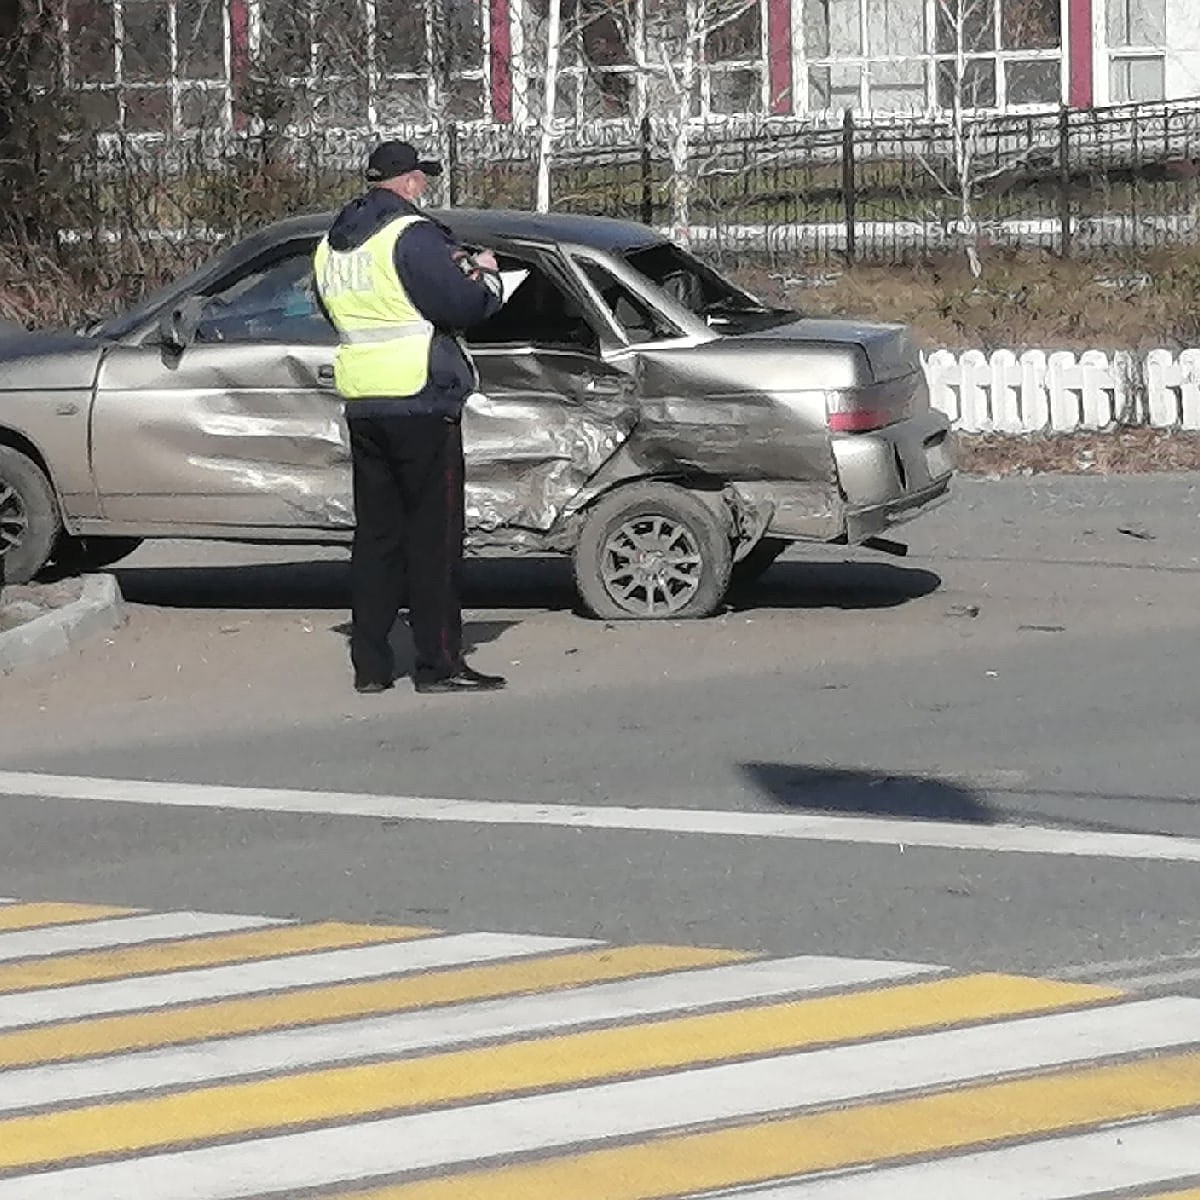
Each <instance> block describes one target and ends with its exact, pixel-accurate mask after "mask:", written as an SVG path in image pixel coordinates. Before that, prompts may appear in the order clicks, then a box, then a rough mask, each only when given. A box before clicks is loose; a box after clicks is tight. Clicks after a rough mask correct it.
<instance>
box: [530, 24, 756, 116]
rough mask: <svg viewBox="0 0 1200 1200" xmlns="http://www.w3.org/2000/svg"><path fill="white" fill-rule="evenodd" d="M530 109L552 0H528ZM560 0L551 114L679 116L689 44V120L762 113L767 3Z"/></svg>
mask: <svg viewBox="0 0 1200 1200" xmlns="http://www.w3.org/2000/svg"><path fill="white" fill-rule="evenodd" d="M525 10H526V13H527V24H526V29H525V36H524V39H523V41H524V47H525V49H524V54H523V58H522V61H521V62H520V63H519V64H514V71H515V72H522V71H523V72H524V73H525V75H526V77H527V78H528V80H529V81H530V88H529V91H528V97H527V104H528V112H529V115H531V116H533V117H535V118H536V117H538V116H539V115H540V113H541V104H542V97H541V94H540V93H541V91H542V88H541V82H542V80H543V78H544V76H543V75H542V74H541V72H542V71H544V67H545V46H546V39H547V32H546V23H547V20H548V0H526V3H525ZM693 11H694V12H695V13H696V15H697V16H698V22H697V23H696V24H695V25H693V27H692V29H690V30H689V29H688V25H687V16H686V13H687V6H686V5H685V3H684V2H683V0H562V10H561V21H562V40H561V44H560V59H559V78H558V85H557V113H556V115H557V116H558V117H560V118H565V119H568V120H573V121H576V122H580V123H583V122H587V121H595V120H604V119H613V118H618V119H627V118H630V117H635V116H638V115H640V114H642V113H645V112H651V113H657V112H664V111H665V112H672V113H674V112H677V111H678V110H679V107H680V104H681V102H682V101H683V99H684V98H683V96H682V95H681V93H680V90H679V89H680V87H681V86H682V85H683V81H682V66H683V61H684V56H685V52H686V50H687V48H688V43H689V41H690V43H691V50H692V52H693V54H694V55H695V76H694V80H693V89H692V95H691V96H690V111H691V113H692V115H693V116H710V115H749V114H757V113H761V112H763V110H764V103H765V93H766V86H767V85H766V70H765V62H766V41H765V30H766V0H696V6H695V8H694V9H693Z"/></svg>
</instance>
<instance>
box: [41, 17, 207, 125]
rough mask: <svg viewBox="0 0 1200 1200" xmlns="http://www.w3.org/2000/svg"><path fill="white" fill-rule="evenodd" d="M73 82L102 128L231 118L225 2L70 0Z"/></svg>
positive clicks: (68, 67)
mask: <svg viewBox="0 0 1200 1200" xmlns="http://www.w3.org/2000/svg"><path fill="white" fill-rule="evenodd" d="M65 25H66V28H65V35H66V45H67V53H66V55H65V56H64V70H65V73H66V82H67V84H68V86H71V87H73V88H75V89H77V91H78V92H79V93H80V95H81V99H82V104H83V108H84V112H85V115H86V116H87V117H88V119H89V120H90V121H91V122H92V123H93V124H94V125H95V126H97V127H98V128H100V129H114V128H125V129H128V130H130V131H133V132H139V133H151V134H167V133H171V132H174V131H177V130H179V129H181V128H186V127H193V128H195V127H199V128H213V127H220V126H223V125H224V124H225V123H226V121H227V120H228V116H229V100H230V94H229V79H228V74H227V71H226V68H225V53H226V39H227V27H226V21H225V9H224V4H223V0H68V3H67V5H66V12H65Z"/></svg>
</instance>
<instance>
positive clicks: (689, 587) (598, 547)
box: [574, 482, 733, 621]
mask: <svg viewBox="0 0 1200 1200" xmlns="http://www.w3.org/2000/svg"><path fill="white" fill-rule="evenodd" d="M634 538H637V539H639V540H641V539H645V547H646V548H645V549H644V550H643V549H640V548H638V547H636V546H635V544H634V541H633V540H632V539H634ZM639 553H645V554H646V555H647V559H646V561H644V562H635V561H634V556H635V555H637V554H639ZM667 556H669V557H667ZM732 561H733V549H732V546H731V545H730V540H729V532H728V530H727V529H726V528H725V527H724V526H723V525H722V523H721V519H720V517H719V515H718V514H717V513H715V512H714V511H713V510H712V509H711V508H710V507H709V506H708V505H707V504H705V503H704V502H703V501H702V500H700V499H698V498H697V497H696V496H695V495H694V494H692V493H691V492H688V491H686V490H685V489H684V488H681V487H676V486H675V485H674V484H669V483H649V482H647V483H633V484H629V485H628V486H626V487H622V488H618V489H617V490H616V491H614V492H611V493H609V494H608V495H607V496H605V497H604V498H603V499H602V500H600V501H599V502H598V503H597V504H596V506H595V507H594V508H592V509H591V511H590V512H589V513H588V514H587V519H586V520H585V521H584V525H583V529H582V530H581V531H580V536H579V542H578V543H577V545H576V547H575V555H574V565H575V586H576V588H577V589H578V591H579V596H580V599H581V600H582V601H583V605H584V607H585V608H586V610H587V611H588V612H589V613H590V614H591V615H592V616H594V617H598V618H600V619H601V620H605V621H646V620H683V619H687V618H697V617H707V616H710V615H711V614H712V613H713V612H714V611H715V610H716V609H717V607H718V605H720V603H721V601H722V600H723V599H724V598H725V593H726V591H727V590H728V588H729V571H730V566H731V563H732ZM626 579H627V580H628V581H629V583H628V586H623V581H625V580H626ZM622 592H623V593H624V595H623V596H622V595H621V593H622Z"/></svg>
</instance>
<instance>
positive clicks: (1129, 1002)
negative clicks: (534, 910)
mask: <svg viewBox="0 0 1200 1200" xmlns="http://www.w3.org/2000/svg"><path fill="white" fill-rule="evenodd" d="M6 917H7V918H9V919H8V922H7V923H0V1072H2V1073H0V1200H61V1197H63V1196H68V1195H75V1194H79V1195H86V1196H87V1197H88V1198H89V1200H135V1198H136V1200H143V1198H144V1197H146V1196H153V1197H155V1200H224V1198H229V1200H232V1198H234V1197H247V1198H249V1197H275V1198H276V1200H278V1198H281V1197H283V1196H289V1197H292V1196H296V1195H297V1194H310V1193H317V1192H319V1193H320V1194H321V1195H322V1196H338V1197H343V1198H346V1197H353V1198H354V1200H480V1198H482V1197H486V1198H487V1200H518V1198H519V1200H543V1198H544V1200H550V1198H551V1197H553V1198H554V1200H561V1197H563V1196H566V1197H569V1198H570V1200H672V1198H680V1197H697V1196H705V1197H715V1196H733V1195H737V1196H746V1197H755V1198H758V1200H768V1198H769V1200H875V1198H878V1200H884V1197H886V1198H887V1200H910V1198H911V1200H918V1198H919V1200H961V1197H962V1196H964V1195H967V1194H969V1195H970V1196H971V1200H1011V1197H1012V1196H1014V1195H1018V1194H1019V1195H1021V1196H1022V1197H1026V1198H1028V1200H1051V1198H1054V1200H1070V1198H1082V1197H1098V1196H1101V1195H1103V1196H1106V1197H1107V1196H1112V1195H1113V1194H1114V1193H1118V1192H1119V1193H1121V1194H1122V1195H1126V1194H1137V1195H1138V1196H1141V1197H1146V1198H1147V1200H1150V1197H1152V1196H1153V1197H1154V1198H1155V1200H1200V1188H1198V1187H1197V1186H1196V1185H1197V1183H1198V1181H1200V999H1192V998H1188V997H1171V996H1167V997H1159V998H1155V999H1138V998H1136V997H1134V996H1129V995H1126V994H1124V993H1121V992H1118V991H1116V990H1114V989H1112V988H1105V987H1099V986H1095V985H1091V984H1086V983H1075V982H1064V981H1061V980H1046V979H1034V978H1024V977H1019V976H1011V975H1003V974H955V973H953V972H950V971H947V970H945V969H943V968H939V967H935V966H930V965H927V964H921V963H907V962H891V961H878V960H864V959H848V958H846V959H842V958H832V957H822V956H797V957H792V958H770V957H765V956H762V955H751V954H746V953H743V952H739V951H731V950H727V949H709V948H703V947H699V948H698V947H673V946H654V945H637V946H607V945H604V944H602V943H598V942H596V941H594V940H592V939H577V938H556V937H543V936H532V935H518V934H499V933H446V932H440V931H437V930H432V929H427V928H424V927H410V926H386V925H354V924H346V923H342V922H336V921H322V922H314V923H306V922H298V921H295V920H290V919H285V918H278V917H262V916H238V915H226V914H218V913H195V912H184V913H178V912H176V913H158V912H147V911H145V910H140V909H131V908H112V907H108V906H100V905H77V904H58V903H48V902H37V903H23V902H21V901H20V900H13V901H10V902H0V922H3V921H4V918H6Z"/></svg>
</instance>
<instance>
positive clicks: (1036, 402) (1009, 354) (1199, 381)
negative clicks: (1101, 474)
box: [925, 350, 1200, 433]
mask: <svg viewBox="0 0 1200 1200" xmlns="http://www.w3.org/2000/svg"><path fill="white" fill-rule="evenodd" d="M925 370H926V374H927V375H928V377H929V387H930V393H931V398H932V402H933V405H934V407H936V408H938V409H940V410H941V411H942V412H944V413H945V414H946V415H947V416H948V417H950V419H951V421H952V422H953V423H954V426H955V428H957V429H961V430H962V431H963V432H964V433H1069V432H1072V431H1075V430H1085V429H1095V430H1102V429H1109V428H1112V427H1113V426H1115V425H1118V424H1121V425H1143V426H1149V427H1152V428H1155V429H1196V430H1200V350H1185V351H1183V352H1182V353H1181V354H1179V355H1175V354H1172V353H1171V352H1170V351H1169V350H1151V351H1150V352H1149V353H1148V354H1146V355H1135V354H1130V353H1127V352H1124V351H1118V352H1117V353H1115V354H1112V355H1109V354H1105V353H1103V352H1102V351H1099V350H1088V351H1085V352H1084V353H1083V354H1080V355H1079V356H1078V357H1076V355H1074V354H1072V353H1069V352H1067V351H1053V352H1047V351H1044V350H1027V351H1025V352H1024V353H1022V354H1016V353H1014V352H1013V351H1011V350H997V351H995V352H994V353H993V354H991V355H987V354H984V353H983V352H982V351H979V350H967V351H963V352H961V353H957V354H956V353H953V352H951V351H949V350H935V351H934V352H933V353H931V354H929V355H927V356H926V358H925Z"/></svg>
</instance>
